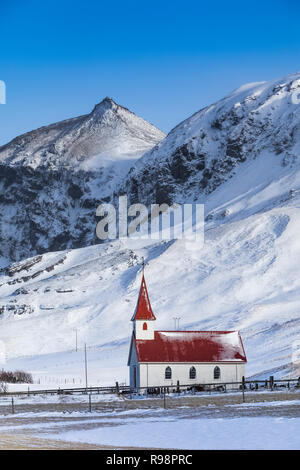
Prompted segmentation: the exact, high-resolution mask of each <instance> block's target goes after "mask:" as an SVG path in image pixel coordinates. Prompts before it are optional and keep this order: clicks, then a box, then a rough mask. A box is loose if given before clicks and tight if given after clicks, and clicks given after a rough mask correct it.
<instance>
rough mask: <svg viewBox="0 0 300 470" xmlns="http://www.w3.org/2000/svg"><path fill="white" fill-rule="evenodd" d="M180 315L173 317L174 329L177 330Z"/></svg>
mask: <svg viewBox="0 0 300 470" xmlns="http://www.w3.org/2000/svg"><path fill="white" fill-rule="evenodd" d="M180 318H181V317H173V320H174V323H175V330H179V320H180Z"/></svg>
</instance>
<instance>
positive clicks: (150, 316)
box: [131, 275, 156, 321]
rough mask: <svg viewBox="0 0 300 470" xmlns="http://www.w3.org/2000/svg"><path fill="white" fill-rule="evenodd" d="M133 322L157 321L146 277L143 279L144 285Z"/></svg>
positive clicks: (142, 285)
mask: <svg viewBox="0 0 300 470" xmlns="http://www.w3.org/2000/svg"><path fill="white" fill-rule="evenodd" d="M131 320H132V321H134V320H156V318H155V316H154V313H153V312H152V308H151V304H150V300H149V296H148V291H147V286H146V281H145V278H144V275H143V277H142V283H141V288H140V293H139V298H138V301H137V304H136V308H135V312H134V314H133V317H132V318H131Z"/></svg>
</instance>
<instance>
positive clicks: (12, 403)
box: [11, 397, 15, 414]
mask: <svg viewBox="0 0 300 470" xmlns="http://www.w3.org/2000/svg"><path fill="white" fill-rule="evenodd" d="M11 412H12V414H14V413H15V404H14V397H11Z"/></svg>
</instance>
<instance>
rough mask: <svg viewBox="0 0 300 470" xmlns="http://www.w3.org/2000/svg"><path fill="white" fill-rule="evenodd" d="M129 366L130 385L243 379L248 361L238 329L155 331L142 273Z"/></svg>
mask: <svg viewBox="0 0 300 470" xmlns="http://www.w3.org/2000/svg"><path fill="white" fill-rule="evenodd" d="M131 321H132V322H133V331H132V337H131V343H130V349H129V357H128V364H127V365H128V366H129V370H130V387H132V388H138V387H169V386H175V385H176V384H177V382H178V381H179V383H180V385H187V386H192V385H193V384H194V385H196V384H198V385H199V384H201V385H205V384H216V385H217V384H218V383H232V387H229V388H237V385H234V382H241V381H242V377H243V376H245V364H246V362H247V359H246V354H245V351H244V347H243V343H242V339H241V336H240V334H239V332H238V331H156V330H155V321H156V317H155V315H154V313H153V311H152V308H151V304H150V300H149V296H148V291H147V286H146V281H145V277H144V273H143V277H142V283H141V287H140V292H139V297H138V301H137V305H136V309H135V312H134V314H133V316H132V318H131Z"/></svg>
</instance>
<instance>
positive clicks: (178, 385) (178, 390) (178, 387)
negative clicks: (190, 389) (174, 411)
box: [176, 380, 180, 393]
mask: <svg viewBox="0 0 300 470" xmlns="http://www.w3.org/2000/svg"><path fill="white" fill-rule="evenodd" d="M176 391H177V393H180V383H179V380H177V390H176Z"/></svg>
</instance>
